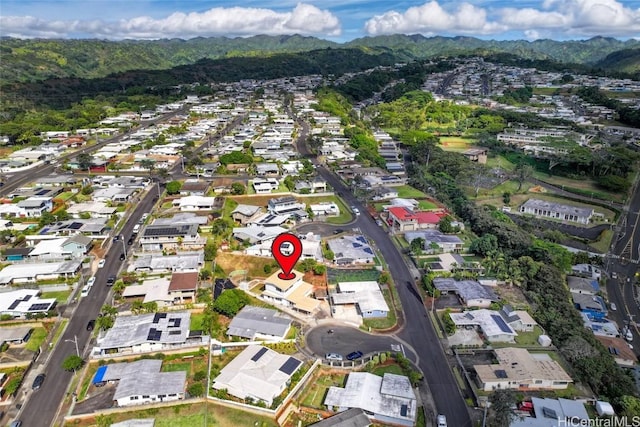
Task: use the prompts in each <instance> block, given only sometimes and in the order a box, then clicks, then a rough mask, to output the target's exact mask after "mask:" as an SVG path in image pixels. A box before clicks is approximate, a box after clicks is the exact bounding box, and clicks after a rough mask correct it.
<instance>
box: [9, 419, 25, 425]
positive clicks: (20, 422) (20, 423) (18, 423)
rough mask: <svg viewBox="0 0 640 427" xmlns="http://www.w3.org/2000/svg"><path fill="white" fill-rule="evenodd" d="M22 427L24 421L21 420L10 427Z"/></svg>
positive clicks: (13, 422) (12, 423)
mask: <svg viewBox="0 0 640 427" xmlns="http://www.w3.org/2000/svg"><path fill="white" fill-rule="evenodd" d="M21 426H22V421H20V420H15V421H12V422H11V424H9V427H21Z"/></svg>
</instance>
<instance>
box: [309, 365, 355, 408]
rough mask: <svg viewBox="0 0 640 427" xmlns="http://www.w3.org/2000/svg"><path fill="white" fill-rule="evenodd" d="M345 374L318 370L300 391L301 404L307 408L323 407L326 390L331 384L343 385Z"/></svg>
mask: <svg viewBox="0 0 640 427" xmlns="http://www.w3.org/2000/svg"><path fill="white" fill-rule="evenodd" d="M346 378H347V376H346V375H342V374H331V375H329V374H328V373H323V372H321V371H320V372H319V375H318V376H315V377H314V378H313V380H312V381H309V383H308V384H309V385H308V386H307V387H306V388H305V390H304V392H303V393H302V396H303V398H302V406H307V407H309V408H317V409H323V404H322V402H323V401H324V398H325V396H326V395H327V390H328V389H329V387H331V386H335V387H343V386H344V384H345V381H346Z"/></svg>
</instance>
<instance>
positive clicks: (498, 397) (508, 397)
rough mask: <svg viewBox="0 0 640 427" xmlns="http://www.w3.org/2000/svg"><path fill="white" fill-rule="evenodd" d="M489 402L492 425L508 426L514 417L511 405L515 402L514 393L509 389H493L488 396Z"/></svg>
mask: <svg viewBox="0 0 640 427" xmlns="http://www.w3.org/2000/svg"><path fill="white" fill-rule="evenodd" d="M489 401H490V402H491V419H492V420H493V424H492V425H496V426H508V425H510V424H511V421H513V420H514V418H515V413H514V412H513V407H514V405H515V404H516V395H515V393H514V392H513V391H511V390H495V391H494V392H493V394H492V395H491V396H490V397H489Z"/></svg>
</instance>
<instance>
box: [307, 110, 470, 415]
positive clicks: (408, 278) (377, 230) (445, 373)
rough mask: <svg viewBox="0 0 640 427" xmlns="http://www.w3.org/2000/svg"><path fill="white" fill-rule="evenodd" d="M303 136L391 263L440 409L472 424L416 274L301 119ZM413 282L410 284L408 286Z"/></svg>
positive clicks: (410, 337)
mask: <svg viewBox="0 0 640 427" xmlns="http://www.w3.org/2000/svg"><path fill="white" fill-rule="evenodd" d="M301 126H302V129H301V132H300V137H299V138H298V140H297V146H298V151H299V152H300V154H302V155H303V156H304V157H306V158H309V159H311V160H312V161H313V162H314V164H315V165H316V170H317V171H318V173H319V174H320V176H322V177H323V178H324V179H325V180H326V181H327V182H328V183H329V185H331V186H332V187H333V188H334V190H336V191H337V192H340V193H342V197H343V199H344V200H345V202H347V204H349V205H354V206H356V207H357V208H358V209H359V210H360V212H363V214H362V215H360V216H359V217H358V218H357V219H356V222H355V225H356V226H358V227H359V228H360V229H361V230H362V232H363V234H365V235H366V236H368V237H369V238H370V240H371V241H372V242H375V244H376V245H377V248H378V249H379V250H380V252H381V253H382V256H383V257H384V259H385V261H386V262H387V263H388V264H389V266H390V270H391V271H390V273H391V276H392V277H393V280H394V282H395V283H396V285H397V289H398V295H399V296H400V300H401V302H402V307H403V310H404V314H405V319H406V320H405V326H404V328H403V329H402V331H401V332H400V333H399V334H398V335H399V336H400V337H401V338H402V339H403V340H404V341H406V342H407V343H408V344H409V345H411V346H412V347H413V349H414V350H415V351H416V352H417V354H418V356H419V357H420V361H419V364H418V366H419V367H420V369H421V370H422V372H423V373H424V376H425V379H426V381H427V383H428V384H429V387H430V389H431V391H432V393H433V399H434V401H435V403H436V407H437V410H438V412H439V413H442V414H444V415H446V416H447V420H448V422H449V425H451V426H456V427H467V426H472V423H471V418H470V416H469V411H468V409H467V405H466V403H465V401H464V399H463V397H462V395H461V393H460V390H459V389H458V385H457V383H456V381H455V379H454V377H453V373H452V372H451V368H450V367H449V363H448V362H447V359H446V357H445V355H444V353H443V350H442V346H441V345H440V341H439V340H438V336H437V335H436V332H435V330H434V327H433V325H432V324H431V321H430V319H429V317H428V316H425V307H424V304H423V302H422V301H421V300H420V299H419V298H418V297H416V295H417V293H416V291H415V290H413V288H412V287H411V286H413V283H414V281H415V279H416V278H415V277H413V276H412V274H411V273H410V271H409V268H408V267H407V265H406V264H405V262H404V259H403V258H402V255H401V254H400V253H399V252H398V251H397V249H396V247H395V246H394V245H393V242H392V241H391V238H390V237H389V235H387V233H386V232H385V231H384V230H383V229H382V228H381V227H379V226H378V225H377V224H376V223H375V221H374V220H373V219H372V218H371V217H370V216H369V215H366V214H365V212H367V211H366V209H365V207H364V206H363V205H362V203H360V202H359V201H358V200H357V199H356V198H355V196H353V195H352V194H351V192H350V190H349V189H348V188H347V187H346V186H345V185H344V184H343V183H342V181H340V180H339V179H338V177H337V176H335V175H334V174H333V173H331V172H330V171H329V170H328V169H327V168H325V167H323V166H321V165H319V164H318V162H317V160H316V159H315V157H314V156H313V154H312V153H311V152H310V151H309V149H308V147H307V146H306V144H305V141H306V136H307V135H308V132H309V126H308V125H307V124H306V123H304V122H301ZM408 285H409V286H408Z"/></svg>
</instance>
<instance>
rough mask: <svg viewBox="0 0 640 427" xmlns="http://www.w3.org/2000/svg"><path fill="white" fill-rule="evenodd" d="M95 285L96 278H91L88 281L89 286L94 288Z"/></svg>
mask: <svg viewBox="0 0 640 427" xmlns="http://www.w3.org/2000/svg"><path fill="white" fill-rule="evenodd" d="M94 283H96V276H91V277H90V278H89V280H87V285H88V286H93V284H94Z"/></svg>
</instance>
